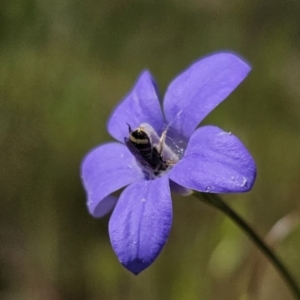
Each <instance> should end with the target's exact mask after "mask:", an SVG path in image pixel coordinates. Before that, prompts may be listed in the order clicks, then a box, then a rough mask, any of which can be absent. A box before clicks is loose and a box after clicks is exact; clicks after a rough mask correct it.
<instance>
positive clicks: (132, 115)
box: [107, 71, 164, 143]
mask: <svg viewBox="0 0 300 300" xmlns="http://www.w3.org/2000/svg"><path fill="white" fill-rule="evenodd" d="M126 123H128V124H129V125H130V126H131V127H132V129H135V128H137V127H138V126H140V125H141V124H142V123H148V124H149V125H151V126H152V127H153V128H154V129H155V130H156V132H157V133H160V132H161V131H162V129H163V123H164V122H163V115H162V111H161V107H160V103H159V100H158V96H157V92H156V83H155V81H154V79H153V77H152V75H151V74H150V72H148V71H144V72H143V73H142V74H141V75H140V77H139V78H138V80H137V82H136V84H135V86H134V87H133V89H132V90H131V92H130V93H129V94H128V95H127V96H126V97H125V99H124V100H123V101H122V102H121V103H120V104H119V105H118V106H117V108H116V109H115V111H114V112H113V113H112V115H111V117H110V119H109V121H108V124H107V127H108V132H109V133H110V135H111V136H112V137H114V138H115V139H117V140H118V141H120V142H122V143H123V142H124V137H127V136H128V126H127V124H126Z"/></svg>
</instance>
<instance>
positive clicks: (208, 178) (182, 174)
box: [169, 126, 256, 193]
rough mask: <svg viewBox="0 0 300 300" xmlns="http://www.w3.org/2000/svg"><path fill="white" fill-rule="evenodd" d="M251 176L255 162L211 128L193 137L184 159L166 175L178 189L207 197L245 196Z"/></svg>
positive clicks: (241, 147)
mask: <svg viewBox="0 0 300 300" xmlns="http://www.w3.org/2000/svg"><path fill="white" fill-rule="evenodd" d="M255 176H256V166H255V162H254V161H253V159H252V157H251V155H250V154H249V152H248V151H247V149H246V148H245V147H244V145H243V144H242V143H241V142H240V140H239V139H238V138H236V137H235V136H234V135H232V134H231V133H228V132H224V131H222V130H221V129H220V128H217V127H214V126H204V127H200V128H199V129H198V130H196V131H195V132H194V133H193V135H192V136H191V139H190V141H189V144H188V147H187V149H186V151H185V154H184V157H183V158H182V160H181V161H179V162H178V163H177V164H176V165H175V166H174V167H173V169H172V170H171V171H170V173H169V177H170V178H171V179H172V180H174V181H175V182H176V183H178V184H180V185H182V186H185V187H187V188H190V189H195V190H197V191H201V192H211V193H240V192H246V191H248V190H250V189H251V188H252V185H253V183H254V181H255Z"/></svg>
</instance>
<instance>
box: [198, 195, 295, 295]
mask: <svg viewBox="0 0 300 300" xmlns="http://www.w3.org/2000/svg"><path fill="white" fill-rule="evenodd" d="M193 196H194V197H196V198H197V199H198V200H200V201H202V202H204V203H206V204H208V205H211V206H214V207H216V208H217V209H219V210H220V211H222V212H223V213H225V215H227V216H228V217H229V218H230V219H231V220H232V221H234V222H235V223H236V224H237V225H238V226H239V227H240V228H241V229H242V230H243V231H244V232H245V233H246V234H247V235H248V237H249V238H250V239H251V240H252V241H253V242H254V244H255V245H256V246H257V247H258V248H259V249H260V250H261V252H262V253H263V254H264V255H265V256H266V257H267V258H268V259H269V260H270V262H271V263H272V264H273V266H274V267H275V268H276V269H277V270H278V272H279V273H280V274H281V276H282V278H283V279H284V280H285V282H286V283H287V285H288V286H289V288H290V290H291V291H292V293H293V294H294V296H295V297H296V299H300V289H299V287H298V285H297V283H296V281H295V279H294V278H293V277H292V275H291V274H290V272H289V271H288V270H287V268H286V267H285V266H284V265H283V263H282V262H281V261H280V259H279V258H278V257H277V256H276V255H275V254H274V252H272V250H271V249H270V248H269V247H268V246H267V244H266V243H265V242H264V241H263V240H262V239H261V238H260V237H259V236H258V235H257V233H256V232H255V231H254V230H253V229H252V228H251V227H250V226H249V225H248V224H247V223H246V222H245V221H244V220H243V219H242V218H241V217H240V216H239V215H238V214H237V213H236V212H235V211H234V210H232V209H231V208H230V207H229V206H228V205H227V204H226V203H225V202H224V201H223V200H222V198H221V197H220V196H218V195H217V194H210V193H198V192H194V193H193Z"/></svg>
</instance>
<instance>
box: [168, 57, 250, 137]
mask: <svg viewBox="0 0 300 300" xmlns="http://www.w3.org/2000/svg"><path fill="white" fill-rule="evenodd" d="M249 71H250V67H249V65H247V64H246V63H245V62H244V61H243V60H241V59H240V58H238V57H237V56H235V55H233V54H230V53H218V54H214V55H211V56H208V57H206V58H203V59H201V60H199V61H197V62H195V63H194V64H192V65H191V66H190V67H189V68H188V69H187V70H186V71H184V72H183V73H182V74H180V75H179V76H178V77H177V78H175V79H174V80H173V81H172V82H171V84H170V85H169V87H168V89H167V92H166V95H165V99H164V113H165V117H166V120H167V121H168V122H169V123H170V122H171V123H172V127H173V128H174V130H175V131H176V132H177V133H178V134H180V135H181V136H183V137H185V138H186V139H188V138H189V137H190V136H191V134H192V133H193V131H194V130H195V128H196V127H197V126H198V124H199V123H200V122H201V121H202V120H203V119H204V118H205V117H206V116H207V115H208V114H209V113H210V112H211V111H212V110H213V109H214V108H215V107H216V106H217V105H218V104H220V103H221V102H222V101H223V100H224V99H225V98H226V97H227V96H228V95H229V94H230V93H231V92H232V91H233V90H234V89H235V88H236V87H237V86H238V85H239V84H240V83H241V82H242V81H243V80H244V78H245V77H246V76H247V74H248V73H249Z"/></svg>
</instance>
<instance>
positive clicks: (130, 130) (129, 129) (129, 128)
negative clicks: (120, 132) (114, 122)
mask: <svg viewBox="0 0 300 300" xmlns="http://www.w3.org/2000/svg"><path fill="white" fill-rule="evenodd" d="M126 124H127V126H128V131H129V133H131V132H132V129H131V127H130V125H129V124H128V123H127V122H126Z"/></svg>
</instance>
